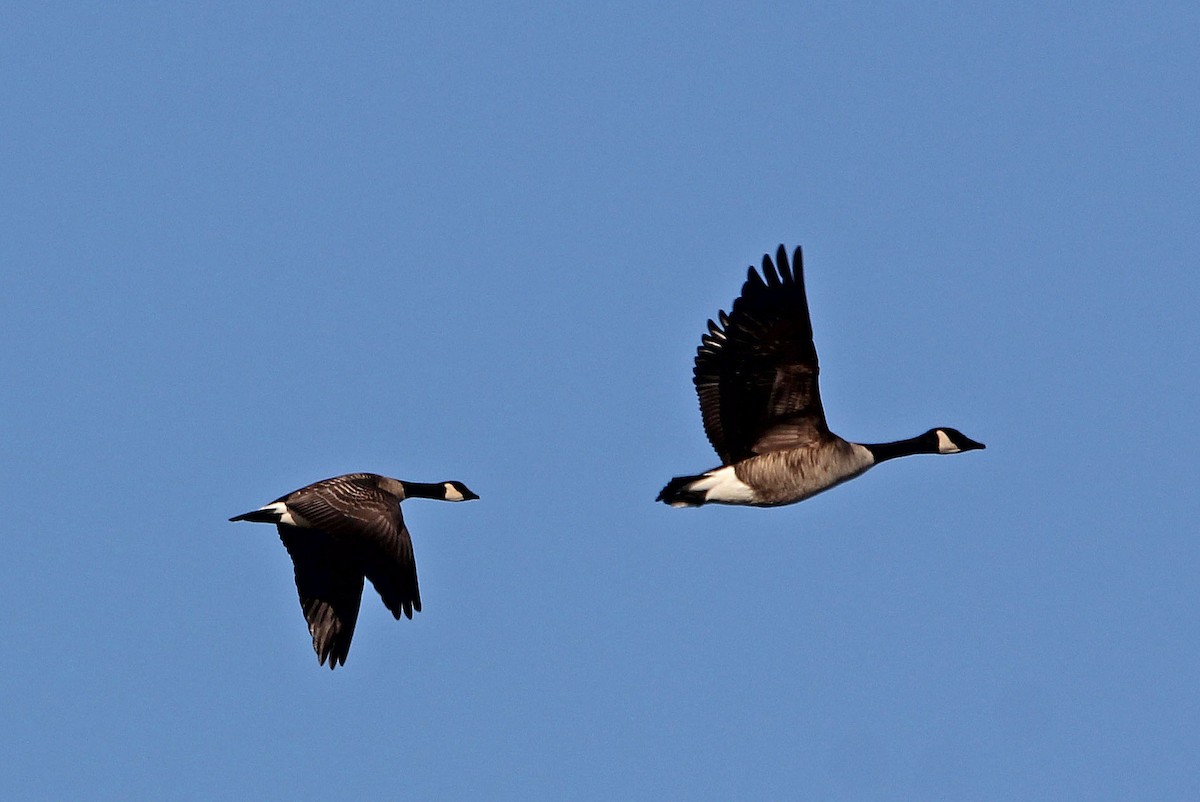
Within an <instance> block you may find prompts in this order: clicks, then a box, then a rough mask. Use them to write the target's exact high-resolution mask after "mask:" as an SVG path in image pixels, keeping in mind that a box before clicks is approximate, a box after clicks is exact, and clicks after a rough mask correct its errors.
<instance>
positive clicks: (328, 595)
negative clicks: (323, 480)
mask: <svg viewBox="0 0 1200 802" xmlns="http://www.w3.org/2000/svg"><path fill="white" fill-rule="evenodd" d="M277 527H278V529H279V539H280V540H282V541H283V545H284V547H286V548H287V550H288V554H290V555H291V557H292V565H293V566H295V569H296V592H297V593H299V594H300V608H301V609H302V610H303V611H304V618H305V620H306V621H308V631H309V632H310V633H311V634H312V639H313V649H314V650H315V651H316V653H317V660H318V661H319V662H320V664H321V665H325V660H326V659H328V660H329V667H330V668H336V667H337V666H339V665H342V664H344V663H345V662H346V655H347V654H349V652H350V641H351V639H352V638H353V637H354V625H355V623H357V621H358V608H359V603H360V602H361V600H362V590H363V574H362V571H361V570H360V569H359V567H358V565H357V564H356V563H357V560H355V559H354V558H353V556H352V555H350V554H348V553H347V551H346V549H345V548H343V547H342V545H341V544H340V543H339V542H338V541H337V539H336V538H334V537H333V536H332V535H330V534H329V533H328V532H323V531H321V530H320V529H309V528H305V529H300V528H298V527H295V526H288V525H287V524H278V525H277Z"/></svg>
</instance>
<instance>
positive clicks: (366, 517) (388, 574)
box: [285, 474, 421, 619]
mask: <svg viewBox="0 0 1200 802" xmlns="http://www.w3.org/2000/svg"><path fill="white" fill-rule="evenodd" d="M377 479H378V477H376V476H374V475H372V474H350V475H348V476H340V477H337V478H336V479H327V480H325V481H324V482H318V483H316V484H314V485H309V486H308V487H306V488H303V489H301V490H297V491H296V492H295V493H292V494H291V495H290V496H287V497H285V500H286V501H287V505H288V507H290V508H291V509H292V510H294V511H295V512H297V513H299V514H300V515H301V516H302V517H303V518H304V519H305V520H307V521H308V522H309V523H310V524H312V525H313V526H314V527H317V528H319V529H322V530H324V531H325V532H328V533H329V534H331V535H333V536H334V537H335V538H337V540H338V542H339V543H340V544H342V546H343V547H344V548H345V549H346V550H347V552H348V553H350V554H352V555H353V556H354V558H355V559H356V560H357V561H358V565H359V568H360V573H362V574H363V575H365V576H366V578H367V579H369V580H371V584H372V585H374V586H375V590H376V591H378V593H379V595H380V597H381V598H382V599H383V603H384V605H386V606H387V608H388V610H390V611H391V613H392V615H393V616H394V617H395V618H397V619H398V618H400V615H401V614H403V615H406V616H408V617H409V618H412V616H413V612H414V611H415V612H420V611H421V591H420V587H419V586H418V584H417V561H416V557H415V556H414V555H413V545H412V538H411V537H410V536H409V534H408V529H407V527H405V525H404V518H403V516H402V515H401V514H400V502H399V501H398V500H397V499H396V497H395V496H393V495H391V494H390V493H386V492H384V491H383V490H380V489H379V487H378V486H377V485H376V484H375V482H376V481H377Z"/></svg>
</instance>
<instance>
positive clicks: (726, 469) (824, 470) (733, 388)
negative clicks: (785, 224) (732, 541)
mask: <svg viewBox="0 0 1200 802" xmlns="http://www.w3.org/2000/svg"><path fill="white" fill-rule="evenodd" d="M818 374H819V368H818V363H817V349H816V347H815V346H814V345H813V331H812V322H811V320H810V318H809V314H808V298H807V296H806V295H805V292H804V268H803V261H802V256H801V252H800V249H799V248H797V249H796V252H795V256H794V257H793V259H792V261H791V264H789V263H788V256H787V251H786V250H785V249H784V247H783V246H782V245H780V246H779V250H778V251H777V252H776V254H775V261H774V262H772V261H771V257H770V255H769V254H768V255H765V256H763V263H762V274H761V275H760V274H759V273H758V272H757V271H755V269H754V268H753V267H751V268H750V269H749V272H748V275H747V277H746V283H745V284H743V285H742V294H741V296H740V297H738V299H737V300H735V301H734V302H733V308H732V309H731V310H730V312H729V314H728V315H726V314H725V313H724V312H721V313H719V314H718V316H717V321H716V322H714V321H712V320H709V321H708V331H707V333H705V334H704V336H703V337H702V338H701V342H700V348H699V349H698V350H697V352H696V365H695V369H694V382H695V385H696V394H697V396H698V397H699V399H700V415H701V418H702V419H703V421H704V431H705V434H707V435H708V440H709V442H710V443H712V447H713V449H714V450H715V451H716V452H717V455H718V456H719V457H720V458H721V462H722V464H721V466H719V467H717V468H713V469H712V470H709V471H705V472H704V473H702V474H697V475H694V476H677V477H675V478H674V479H672V480H671V481H670V482H668V483H667V485H666V487H664V488H663V489H662V491H661V492H660V493H659V494H658V499H657V500H658V501H662V502H665V503H667V504H670V505H672V506H676V507H698V506H700V505H702V504H708V503H721V504H747V505H752V506H775V505H779V504H791V503H793V502H796V501H802V500H803V499H806V498H809V497H810V496H813V495H815V494H817V493H820V492H821V491H823V490H827V489H829V488H830V487H833V486H835V485H837V484H840V483H842V482H845V481H847V480H849V479H853V478H854V477H856V476H858V475H859V474H861V473H863V472H864V471H866V470H867V469H869V468H871V467H872V466H873V465H876V464H878V463H879V462H882V461H883V460H886V459H891V458H893V457H901V456H906V455H909V454H954V453H958V452H960V451H969V450H972V449H978V448H983V447H984V446H983V444H982V443H977V442H975V441H974V440H971V439H970V438H968V437H966V436H965V435H963V434H962V433H961V432H959V431H958V430H956V429H950V428H945V427H943V428H938V429H930V430H929V431H928V432H926V433H925V434H923V435H920V436H918V437H914V438H911V439H909V440H898V441H896V442H892V443H880V444H874V445H868V444H862V443H852V442H849V441H847V440H843V439H842V438H841V437H838V436H837V435H836V434H833V433H832V432H831V431H829V426H828V425H827V424H826V422H825V410H824V408H823V407H822V405H821V392H820V388H819V386H818Z"/></svg>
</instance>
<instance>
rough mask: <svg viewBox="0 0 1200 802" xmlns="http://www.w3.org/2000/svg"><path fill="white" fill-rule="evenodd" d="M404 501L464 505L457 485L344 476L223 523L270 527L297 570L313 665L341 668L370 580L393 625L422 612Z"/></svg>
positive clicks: (465, 494) (464, 493)
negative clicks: (365, 583) (314, 655)
mask: <svg viewBox="0 0 1200 802" xmlns="http://www.w3.org/2000/svg"><path fill="white" fill-rule="evenodd" d="M406 498H433V499H439V500H441V501H470V500H472V499H477V498H479V496H477V495H475V494H474V493H472V492H471V491H470V490H468V489H467V486H466V485H464V484H463V483H462V482H435V483H432V484H425V483H422V482H404V481H401V480H400V479H391V478H389V477H387V476H379V475H378V474H374V473H348V474H346V475H344V476H335V477H334V478H332V479H324V480H322V481H320V482H316V483H315V484H311V485H308V486H307V487H302V488H300V489H299V490H294V491H292V492H291V493H288V494H287V495H286V496H281V497H280V498H277V499H276V500H275V501H272V502H271V503H270V504H268V505H266V506H265V507H260V508H259V509H257V510H252V511H251V512H247V513H244V514H242V515H235V516H234V517H232V518H230V519H229V520H230V521H251V522H253V523H267V524H275V525H276V527H277V528H278V529H279V538H280V540H282V541H283V545H284V547H286V548H287V550H288V554H290V555H291V557H292V564H293V565H294V566H295V569H296V590H297V592H298V593H299V594H300V607H301V609H302V610H303V611H304V618H305V619H306V620H307V621H308V631H309V632H310V633H312V639H313V649H314V650H315V651H316V653H317V661H318V662H319V663H320V665H325V661H326V660H328V661H329V667H330V668H337V667H338V666H339V665H344V664H345V663H346V655H347V654H348V653H349V652H350V639H351V638H353V637H354V625H355V623H356V622H357V621H358V608H359V604H360V602H361V600H362V591H363V579H364V578H366V579H369V580H371V584H372V585H374V586H375V590H376V591H378V592H379V595H380V596H381V597H382V598H383V603H384V604H385V605H386V606H387V608H388V609H389V610H391V612H392V615H393V616H395V617H396V620H399V619H400V614H401V612H403V613H404V615H406V616H408V617H409V618H412V616H413V612H414V611H415V612H418V613H419V612H420V611H421V593H420V590H419V589H418V587H417V561H416V558H415V557H414V556H413V546H412V538H410V537H409V534H408V528H407V527H406V526H405V525H404V516H403V515H402V514H401V513H400V502H401V501H404V499H406Z"/></svg>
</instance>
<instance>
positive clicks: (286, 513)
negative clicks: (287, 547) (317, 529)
mask: <svg viewBox="0 0 1200 802" xmlns="http://www.w3.org/2000/svg"><path fill="white" fill-rule="evenodd" d="M259 509H260V510H266V511H269V512H273V513H275V514H276V515H278V516H279V523H281V524H287V525H288V526H298V527H300V528H301V529H308V528H310V527H311V526H312V524H310V523H309V522H308V521H306V520H305V519H304V518H302V517H300V514H299V513H296V512H292V511H291V510H290V509H288V505H287V504H284V503H283V502H282V501H276V502H274V503H272V504H268V505H267V506H265V507H259Z"/></svg>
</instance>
